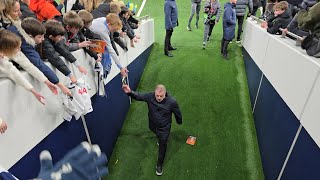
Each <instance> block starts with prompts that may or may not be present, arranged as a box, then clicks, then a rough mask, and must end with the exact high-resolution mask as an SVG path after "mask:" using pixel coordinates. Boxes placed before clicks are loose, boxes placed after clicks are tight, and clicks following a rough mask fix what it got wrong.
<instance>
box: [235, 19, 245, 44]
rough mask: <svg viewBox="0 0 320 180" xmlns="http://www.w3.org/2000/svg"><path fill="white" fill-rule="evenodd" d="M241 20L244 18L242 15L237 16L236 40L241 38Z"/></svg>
mask: <svg viewBox="0 0 320 180" xmlns="http://www.w3.org/2000/svg"><path fill="white" fill-rule="evenodd" d="M243 20H244V16H237V21H238V35H237V41H240V40H241V33H242V25H243Z"/></svg>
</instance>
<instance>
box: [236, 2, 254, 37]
mask: <svg viewBox="0 0 320 180" xmlns="http://www.w3.org/2000/svg"><path fill="white" fill-rule="evenodd" d="M247 7H248V8H249V15H248V16H250V14H252V10H253V4H252V0H237V4H236V15H237V21H238V34H237V43H240V41H241V33H242V25H243V21H244V16H245V14H246V8H247Z"/></svg>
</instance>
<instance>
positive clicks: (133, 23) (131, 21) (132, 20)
mask: <svg viewBox="0 0 320 180" xmlns="http://www.w3.org/2000/svg"><path fill="white" fill-rule="evenodd" d="M133 14H134V13H133V11H131V10H129V14H128V15H129V17H128V18H127V21H128V24H129V25H130V27H131V28H132V29H138V27H139V21H138V20H137V19H136V18H134V17H133Z"/></svg>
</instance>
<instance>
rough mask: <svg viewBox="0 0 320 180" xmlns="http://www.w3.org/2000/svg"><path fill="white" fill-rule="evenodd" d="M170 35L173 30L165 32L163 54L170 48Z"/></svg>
mask: <svg viewBox="0 0 320 180" xmlns="http://www.w3.org/2000/svg"><path fill="white" fill-rule="evenodd" d="M172 33H173V29H171V30H170V29H169V30H166V38H165V40H164V53H165V54H168V53H169V49H170V47H171V36H172Z"/></svg>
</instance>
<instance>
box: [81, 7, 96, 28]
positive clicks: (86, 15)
mask: <svg viewBox="0 0 320 180" xmlns="http://www.w3.org/2000/svg"><path fill="white" fill-rule="evenodd" d="M78 15H79V17H80V18H81V19H82V21H83V24H84V25H88V24H90V23H91V22H92V21H93V16H92V14H91V13H90V12H89V11H87V10H80V11H79V12H78Z"/></svg>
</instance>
